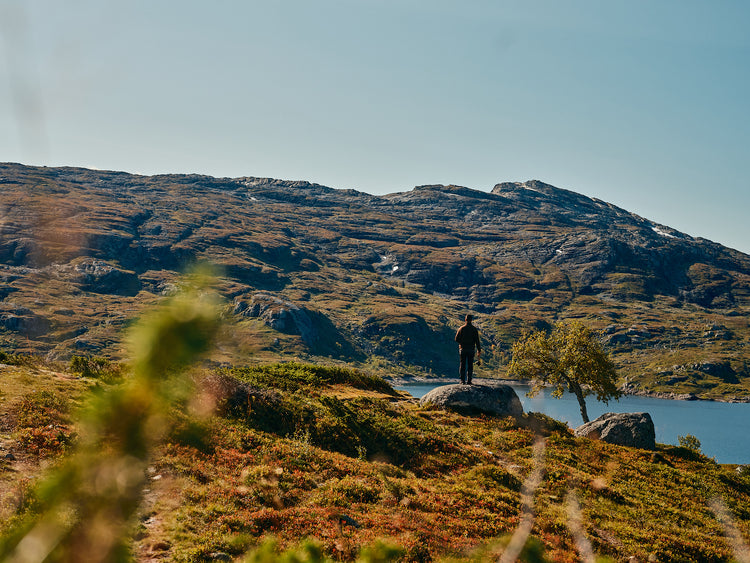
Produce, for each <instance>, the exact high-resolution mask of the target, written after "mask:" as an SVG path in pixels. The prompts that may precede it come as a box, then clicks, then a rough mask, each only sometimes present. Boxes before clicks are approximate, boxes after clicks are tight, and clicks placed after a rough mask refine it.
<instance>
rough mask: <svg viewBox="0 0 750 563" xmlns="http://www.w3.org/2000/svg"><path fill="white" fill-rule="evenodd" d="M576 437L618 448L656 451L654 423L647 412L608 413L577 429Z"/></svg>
mask: <svg viewBox="0 0 750 563" xmlns="http://www.w3.org/2000/svg"><path fill="white" fill-rule="evenodd" d="M575 435H576V436H585V437H587V438H591V439H592V440H601V441H603V442H607V443H609V444H617V445H618V446H628V447H631V448H640V449H643V450H653V449H656V431H655V429H654V422H653V420H651V415H650V414H648V413H647V412H635V413H613V412H608V413H605V414H603V415H601V416H600V417H599V418H597V419H596V420H592V421H591V422H587V423H586V424H583V425H582V426H579V427H578V428H576V429H575Z"/></svg>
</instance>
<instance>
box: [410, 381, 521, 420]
mask: <svg viewBox="0 0 750 563" xmlns="http://www.w3.org/2000/svg"><path fill="white" fill-rule="evenodd" d="M419 404H420V405H428V404H431V405H435V406H437V407H441V408H445V409H450V410H454V411H457V412H460V413H463V414H476V413H486V414H494V415H499V416H521V415H522V414H523V407H522V406H521V401H520V400H519V399H518V395H516V392H515V391H514V390H513V388H512V387H510V386H509V385H489V384H488V385H479V384H474V385H461V384H458V385H443V386H441V387H436V388H435V389H433V390H432V391H430V392H429V393H427V394H426V395H425V396H424V397H422V398H421V399H420V400H419Z"/></svg>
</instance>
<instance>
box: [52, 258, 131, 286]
mask: <svg viewBox="0 0 750 563" xmlns="http://www.w3.org/2000/svg"><path fill="white" fill-rule="evenodd" d="M49 269H51V270H52V272H53V275H55V276H57V277H60V278H62V279H65V280H67V281H70V282H72V283H75V284H76V285H78V286H79V287H80V288H81V289H82V290H84V291H91V292H92V293H105V294H111V295H135V294H137V293H138V291H139V290H140V287H141V283H140V280H139V279H138V276H137V275H136V273H135V272H133V271H129V270H123V269H122V268H118V267H117V266H114V265H112V264H110V263H108V262H106V261H104V260H99V259H96V258H90V257H84V258H77V259H75V260H73V261H72V262H71V263H69V264H65V265H62V266H50V267H49Z"/></svg>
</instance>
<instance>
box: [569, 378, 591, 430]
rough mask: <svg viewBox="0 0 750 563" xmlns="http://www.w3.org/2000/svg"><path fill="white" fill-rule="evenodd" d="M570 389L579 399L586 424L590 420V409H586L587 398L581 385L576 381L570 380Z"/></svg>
mask: <svg viewBox="0 0 750 563" xmlns="http://www.w3.org/2000/svg"><path fill="white" fill-rule="evenodd" d="M568 389H569V390H570V392H571V393H574V394H575V396H576V399H578V406H579V407H580V408H581V418H583V423H584V424H586V423H587V422H588V421H589V411H588V410H587V409H586V399H584V398H583V390H582V389H581V386H580V385H579V384H578V383H576V382H575V381H568Z"/></svg>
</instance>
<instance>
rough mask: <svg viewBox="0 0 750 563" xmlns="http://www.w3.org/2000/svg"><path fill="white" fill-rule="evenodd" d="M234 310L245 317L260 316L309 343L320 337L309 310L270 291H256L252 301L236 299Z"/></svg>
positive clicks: (271, 326)
mask: <svg viewBox="0 0 750 563" xmlns="http://www.w3.org/2000/svg"><path fill="white" fill-rule="evenodd" d="M233 312H234V313H235V314H236V315H240V316H243V317H249V318H259V319H261V320H262V321H263V322H264V323H265V324H266V325H268V326H269V327H270V328H272V329H274V330H278V331H279V332H283V333H286V334H299V335H300V336H301V337H302V340H304V341H305V342H307V343H308V344H313V343H314V342H315V341H316V340H317V339H318V333H317V331H316V330H315V326H314V324H313V321H312V319H311V318H310V314H309V313H308V311H306V310H305V309H303V308H302V307H299V306H297V305H295V304H294V303H292V302H291V301H286V300H284V299H280V298H278V297H275V296H274V295H271V294H269V293H256V294H255V295H253V296H252V298H251V299H250V301H247V300H245V299H235V302H234V309H233Z"/></svg>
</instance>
